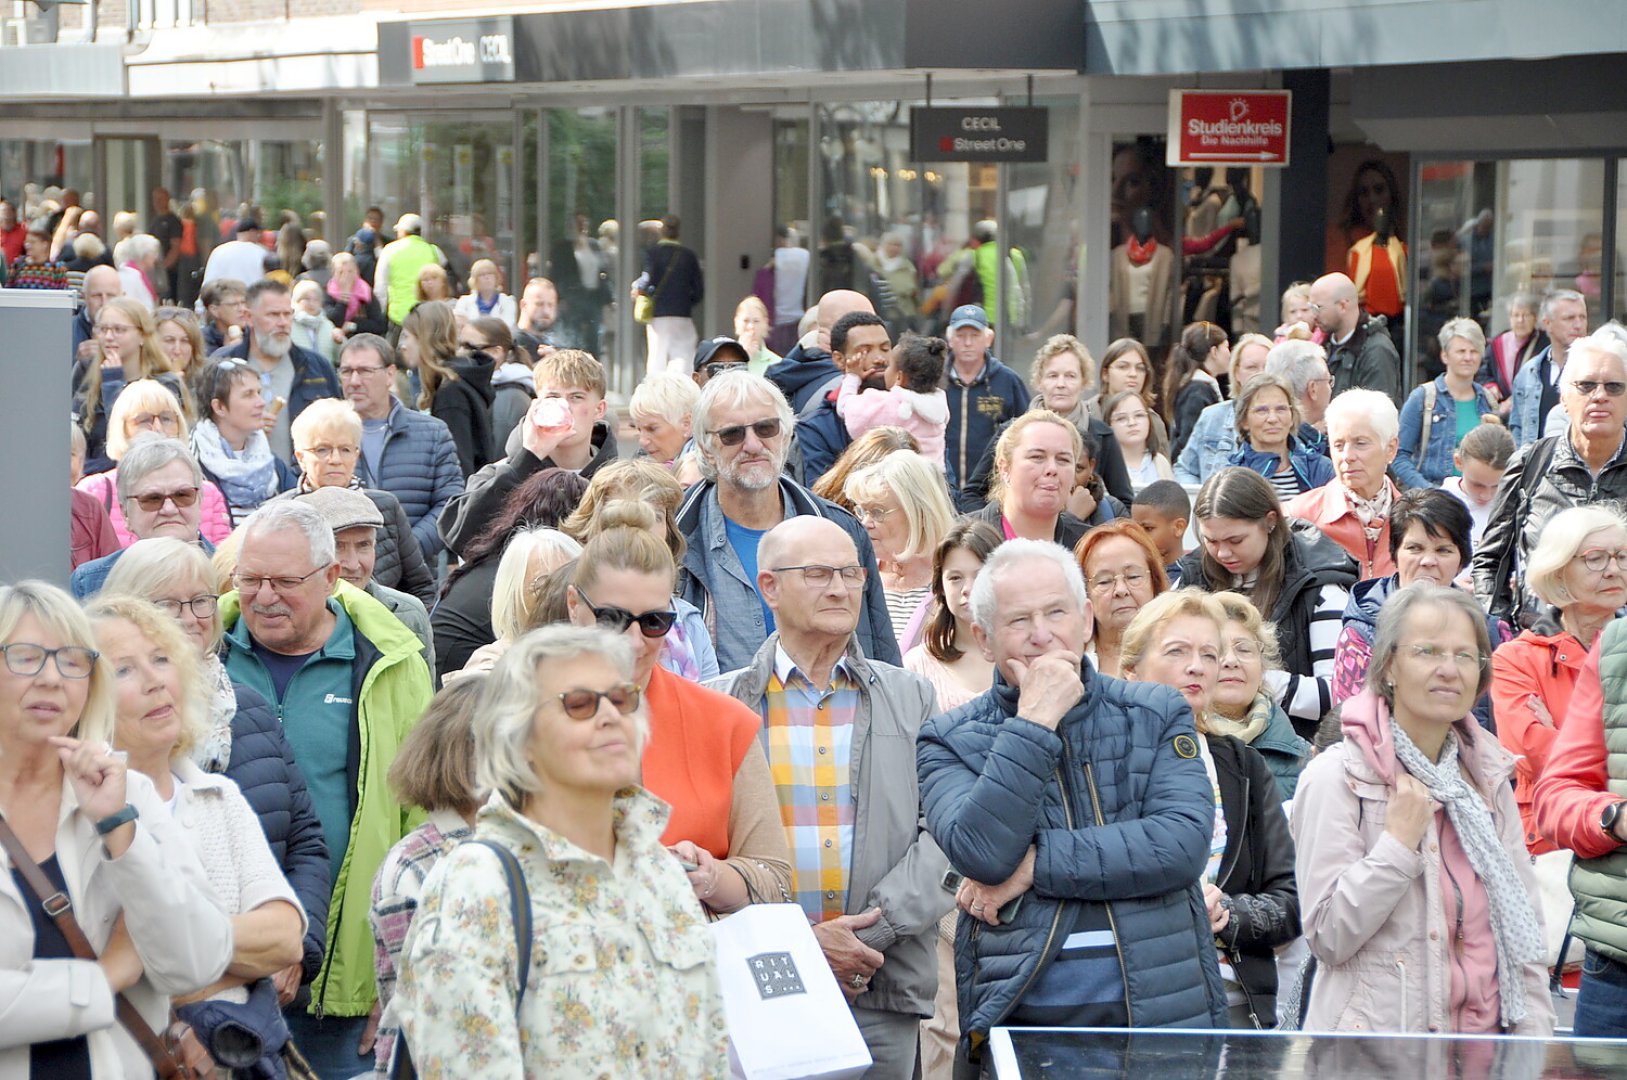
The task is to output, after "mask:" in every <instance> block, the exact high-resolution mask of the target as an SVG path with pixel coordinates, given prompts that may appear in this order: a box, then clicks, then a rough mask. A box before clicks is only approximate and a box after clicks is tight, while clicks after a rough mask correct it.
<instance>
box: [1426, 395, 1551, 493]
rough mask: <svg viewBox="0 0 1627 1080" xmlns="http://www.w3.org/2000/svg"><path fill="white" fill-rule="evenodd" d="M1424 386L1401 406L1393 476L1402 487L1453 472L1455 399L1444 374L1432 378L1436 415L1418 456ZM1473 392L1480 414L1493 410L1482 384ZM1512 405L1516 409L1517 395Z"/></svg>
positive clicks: (1431, 481)
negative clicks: (1397, 447)
mask: <svg viewBox="0 0 1627 1080" xmlns="http://www.w3.org/2000/svg"><path fill="white" fill-rule="evenodd" d="M1426 386H1427V384H1425V386H1417V387H1414V388H1413V391H1412V393H1411V394H1409V395H1407V403H1406V404H1405V405H1403V406H1401V448H1400V450H1398V451H1397V453H1396V455H1395V478H1396V479H1397V480H1398V481H1400V483H1401V486H1402V487H1405V488H1428V487H1434V486H1435V485H1437V484H1439V483H1440V482H1441V481H1442V480H1445V479H1446V478H1447V477H1448V476H1451V475H1452V451H1453V450H1456V449H1457V445H1458V417H1457V402H1456V401H1454V400H1453V399H1452V395H1451V393H1450V392H1449V391H1448V390H1447V389H1446V376H1445V375H1438V376H1436V378H1435V419H1434V421H1433V422H1432V423H1431V425H1430V428H1429V445H1428V446H1426V447H1423V454H1422V455H1421V456H1420V455H1419V453H1418V451H1419V445H1418V444H1419V441H1420V440H1421V439H1422V438H1423V423H1424V420H1423V416H1424V394H1425V389H1426ZM1474 395H1475V404H1476V405H1477V406H1479V409H1480V415H1481V416H1484V415H1486V414H1487V413H1489V412H1495V411H1496V409H1497V406H1495V405H1493V404H1492V403H1491V397H1490V395H1488V394H1487V393H1486V388H1485V387H1483V386H1479V385H1476V386H1475V388H1474ZM1540 397H1541V395H1540V394H1538V395H1537V397H1536V398H1533V399H1532V400H1533V403H1535V402H1536V401H1537V400H1539V399H1540ZM1514 407H1515V409H1516V410H1518V409H1519V401H1518V399H1517V398H1516V400H1515V405H1514Z"/></svg>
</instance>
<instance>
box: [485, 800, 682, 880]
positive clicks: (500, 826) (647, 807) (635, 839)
mask: <svg viewBox="0 0 1627 1080" xmlns="http://www.w3.org/2000/svg"><path fill="white" fill-rule="evenodd" d="M611 813H612V817H613V820H614V826H615V832H616V849H617V854H618V855H620V854H621V853H622V852H624V851H625V852H632V851H639V850H644V849H648V848H651V847H654V846H657V845H659V844H660V842H661V833H662V830H664V829H665V828H666V824H667V818H668V817H670V816H671V814H672V808H671V807H670V806H668V805H667V804H666V803H665V802H662V801H661V800H660V799H658V798H657V797H656V796H654V795H652V794H651V793H650V792H649V791H647V790H645V789H644V788H642V787H639V786H638V785H636V784H635V785H633V786H631V787H625V788H622V789H621V790H620V791H618V792H616V794H615V797H614V799H613V800H612V810H611ZM476 820H477V822H478V823H479V824H480V825H483V826H487V827H489V828H491V829H493V830H494V831H496V832H498V833H500V834H501V835H503V836H505V837H507V838H510V839H514V840H517V841H520V842H521V843H527V842H529V843H534V844H536V845H537V846H538V847H539V848H540V849H541V851H542V857H543V858H544V859H546V860H548V862H550V863H599V864H601V865H603V862H604V860H602V859H600V858H599V857H598V856H597V855H591V854H589V853H588V852H586V851H584V850H582V849H581V848H579V847H577V846H576V845H575V844H573V843H571V842H570V841H569V840H567V839H565V838H564V837H563V836H560V835H559V834H558V833H556V832H554V831H553V830H552V829H548V828H546V827H544V826H542V825H539V824H537V823H536V822H535V821H532V820H531V819H530V818H528V817H526V816H525V815H524V814H522V813H520V812H519V811H518V810H516V809H514V808H513V807H512V806H510V805H509V803H508V800H507V799H505V798H503V796H502V795H500V794H497V793H495V792H494V793H493V794H492V796H491V797H490V798H489V799H487V800H486V805H485V806H483V807H481V808H480V814H479V817H478V818H477V819H476Z"/></svg>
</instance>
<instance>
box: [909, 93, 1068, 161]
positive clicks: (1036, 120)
mask: <svg viewBox="0 0 1627 1080" xmlns="http://www.w3.org/2000/svg"><path fill="white" fill-rule="evenodd" d="M1049 133H1050V129H1049V126H1048V124H1047V121H1046V117H1045V110H1044V109H1038V108H1021V109H1016V108H1013V109H928V108H920V107H917V108H913V109H911V110H910V157H911V159H913V160H915V161H975V162H984V163H987V162H1001V161H1044V160H1045V153H1046V149H1047V145H1046V142H1047V140H1046V136H1047V135H1049Z"/></svg>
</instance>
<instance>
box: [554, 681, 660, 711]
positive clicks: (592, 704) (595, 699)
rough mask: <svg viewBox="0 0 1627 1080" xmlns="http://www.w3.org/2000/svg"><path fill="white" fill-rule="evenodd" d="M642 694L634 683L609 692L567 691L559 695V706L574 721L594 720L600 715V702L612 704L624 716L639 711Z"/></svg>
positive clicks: (614, 688) (616, 687) (613, 687)
mask: <svg viewBox="0 0 1627 1080" xmlns="http://www.w3.org/2000/svg"><path fill="white" fill-rule="evenodd" d="M641 696H642V692H641V691H640V690H639V688H638V687H636V686H634V685H633V684H632V683H622V684H621V685H620V686H612V687H611V688H610V689H608V690H567V691H565V692H564V693H563V694H560V695H559V704H560V705H561V706H563V707H564V709H565V715H566V716H568V717H570V718H571V719H572V720H592V719H593V718H594V717H595V716H597V715H598V714H599V702H600V701H601V700H604V701H608V702H610V704H611V705H613V706H615V709H616V711H617V712H619V713H621V714H622V715H623V716H631V715H632V714H633V713H635V712H637V711H638V702H639V698H640V697H641Z"/></svg>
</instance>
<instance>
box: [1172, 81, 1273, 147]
mask: <svg viewBox="0 0 1627 1080" xmlns="http://www.w3.org/2000/svg"><path fill="white" fill-rule="evenodd" d="M1292 107H1293V92H1292V91H1289V90H1171V91H1170V92H1169V143H1168V145H1169V150H1168V157H1167V163H1168V164H1170V165H1287V164H1288V118H1289V116H1290V114H1291V111H1292Z"/></svg>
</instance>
